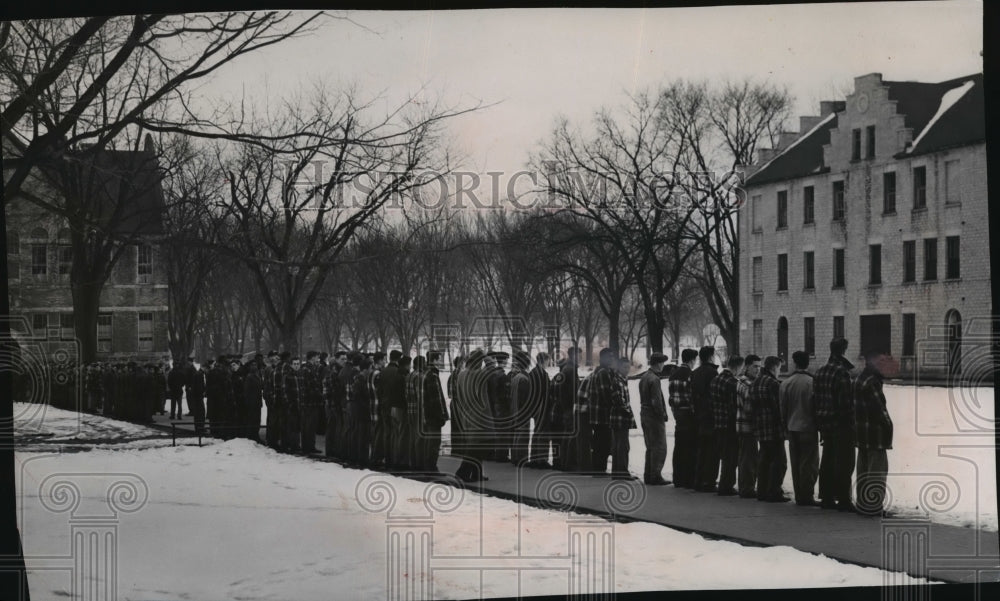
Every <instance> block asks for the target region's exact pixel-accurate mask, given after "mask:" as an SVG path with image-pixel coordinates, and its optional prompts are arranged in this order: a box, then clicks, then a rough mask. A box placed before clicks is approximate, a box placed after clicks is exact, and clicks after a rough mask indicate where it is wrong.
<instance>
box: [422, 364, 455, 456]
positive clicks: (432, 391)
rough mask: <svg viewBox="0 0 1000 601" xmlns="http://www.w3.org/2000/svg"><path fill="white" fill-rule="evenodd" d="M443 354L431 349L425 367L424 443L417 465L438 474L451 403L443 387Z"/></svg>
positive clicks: (423, 398) (423, 400)
mask: <svg viewBox="0 0 1000 601" xmlns="http://www.w3.org/2000/svg"><path fill="white" fill-rule="evenodd" d="M441 359H442V355H441V352H440V351H428V352H427V364H426V367H425V368H424V370H423V382H422V383H421V388H422V390H423V393H422V394H421V395H420V420H421V423H420V427H419V432H420V447H419V451H420V452H419V457H418V461H417V468H418V469H420V470H421V471H423V472H427V473H431V474H437V473H439V472H438V467H437V464H438V457H439V456H440V454H441V428H443V427H444V425H445V423H446V422H447V421H448V406H447V405H446V404H445V400H444V391H443V390H441V375H440V367H441Z"/></svg>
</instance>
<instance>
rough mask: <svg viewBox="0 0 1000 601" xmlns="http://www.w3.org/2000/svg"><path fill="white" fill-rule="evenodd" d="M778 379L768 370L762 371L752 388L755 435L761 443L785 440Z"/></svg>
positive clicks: (751, 401)
mask: <svg viewBox="0 0 1000 601" xmlns="http://www.w3.org/2000/svg"><path fill="white" fill-rule="evenodd" d="M779 387H780V384H779V383H778V378H776V377H774V376H773V375H771V372H769V371H767V370H766V369H762V370H760V373H759V374H757V378H756V379H755V380H754V382H753V386H751V387H750V404H751V405H752V406H753V414H754V415H753V417H754V435H755V436H756V437H757V440H759V441H761V442H768V441H776V440H784V439H785V424H784V422H782V421H781V409H780V408H779V407H778V388H779Z"/></svg>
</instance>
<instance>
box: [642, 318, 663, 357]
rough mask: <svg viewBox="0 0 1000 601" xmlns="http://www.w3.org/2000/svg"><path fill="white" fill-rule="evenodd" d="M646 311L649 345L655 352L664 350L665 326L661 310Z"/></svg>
mask: <svg viewBox="0 0 1000 601" xmlns="http://www.w3.org/2000/svg"><path fill="white" fill-rule="evenodd" d="M645 313H646V335H647V337H648V338H649V345H650V347H651V348H652V349H653V352H654V353H662V352H663V331H664V330H665V329H666V328H665V325H666V324H665V323H664V319H663V317H662V312H661V311H656V310H653V311H649V310H647V311H645Z"/></svg>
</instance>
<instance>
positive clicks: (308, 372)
mask: <svg viewBox="0 0 1000 601" xmlns="http://www.w3.org/2000/svg"><path fill="white" fill-rule="evenodd" d="M302 384H303V393H302V396H301V398H300V399H299V446H300V448H301V449H302V452H303V453H305V454H310V453H318V452H319V450H318V449H317V448H316V418H317V417H318V415H317V413H318V411H319V409H320V408H321V407H322V406H323V379H322V376H321V375H320V369H319V352H318V351H309V352H307V353H306V362H305V364H304V365H303V366H302Z"/></svg>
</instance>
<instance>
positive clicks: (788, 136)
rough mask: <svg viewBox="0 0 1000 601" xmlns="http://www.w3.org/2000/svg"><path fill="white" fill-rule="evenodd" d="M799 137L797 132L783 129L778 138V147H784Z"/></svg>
mask: <svg viewBox="0 0 1000 601" xmlns="http://www.w3.org/2000/svg"><path fill="white" fill-rule="evenodd" d="M798 137H799V134H798V132H794V131H783V132H781V138H780V139H779V140H778V148H780V149H785V148H788V145H789V144H791V143H792V142H794V141H795V139H796V138H798Z"/></svg>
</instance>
